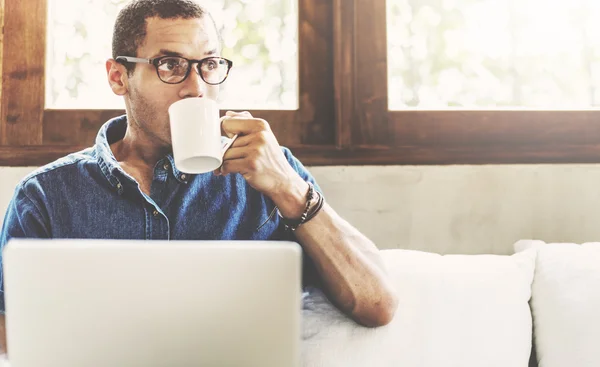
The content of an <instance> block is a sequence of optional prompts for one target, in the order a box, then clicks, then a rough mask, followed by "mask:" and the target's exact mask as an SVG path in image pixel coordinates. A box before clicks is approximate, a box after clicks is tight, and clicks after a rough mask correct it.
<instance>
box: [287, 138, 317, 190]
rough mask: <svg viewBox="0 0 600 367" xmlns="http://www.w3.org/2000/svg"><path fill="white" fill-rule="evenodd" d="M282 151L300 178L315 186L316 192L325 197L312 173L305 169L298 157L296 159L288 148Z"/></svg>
mask: <svg viewBox="0 0 600 367" xmlns="http://www.w3.org/2000/svg"><path fill="white" fill-rule="evenodd" d="M282 150H283V154H284V155H285V158H286V159H287V160H288V162H289V163H290V165H291V166H292V168H293V169H294V171H296V172H297V173H298V174H299V175H300V177H302V178H303V179H304V181H306V182H310V183H311V184H313V186H314V187H315V190H317V191H319V193H320V194H321V195H323V191H322V190H321V188H320V187H319V185H318V184H317V181H316V180H315V178H314V177H313V176H312V175H311V174H310V172H308V170H307V169H306V167H304V165H303V164H302V162H300V161H299V160H298V159H297V158H296V157H294V155H293V154H292V152H291V151H290V150H289V149H288V148H282Z"/></svg>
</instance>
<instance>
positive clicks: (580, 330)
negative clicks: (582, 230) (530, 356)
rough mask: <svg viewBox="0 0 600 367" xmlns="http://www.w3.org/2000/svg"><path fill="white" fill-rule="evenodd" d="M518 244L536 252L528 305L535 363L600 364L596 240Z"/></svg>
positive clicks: (561, 366)
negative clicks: (532, 321)
mask: <svg viewBox="0 0 600 367" xmlns="http://www.w3.org/2000/svg"><path fill="white" fill-rule="evenodd" d="M517 244H519V248H528V247H529V248H535V249H537V251H538V255H537V263H536V270H535V278H534V282H533V287H532V299H531V306H532V311H533V320H534V341H535V346H536V352H537V358H538V363H539V366H540V367H565V366H577V367H598V366H600V348H599V345H598V344H599V343H600V316H599V314H600V243H585V244H583V245H577V244H573V243H552V244H545V243H543V242H541V241H536V242H526V241H520V242H518V243H517ZM517 244H515V248H517Z"/></svg>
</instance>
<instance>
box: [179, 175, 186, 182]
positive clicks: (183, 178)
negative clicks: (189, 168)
mask: <svg viewBox="0 0 600 367" xmlns="http://www.w3.org/2000/svg"><path fill="white" fill-rule="evenodd" d="M180 178H181V180H182V181H185V179H186V178H187V176H186V175H185V173H184V174H183V175H181V177H180Z"/></svg>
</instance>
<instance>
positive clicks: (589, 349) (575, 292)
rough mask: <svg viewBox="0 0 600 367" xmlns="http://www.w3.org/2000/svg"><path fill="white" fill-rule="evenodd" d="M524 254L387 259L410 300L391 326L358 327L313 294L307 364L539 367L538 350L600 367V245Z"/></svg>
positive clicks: (551, 366) (552, 364)
mask: <svg viewBox="0 0 600 367" xmlns="http://www.w3.org/2000/svg"><path fill="white" fill-rule="evenodd" d="M515 247H516V249H517V250H519V251H520V252H518V253H516V254H515V255H512V256H500V255H446V256H442V255H437V254H431V253H424V252H417V251H408V250H384V251H382V254H383V257H384V259H385V262H386V265H387V268H388V272H389V273H390V275H391V276H392V278H393V281H394V283H395V285H396V287H397V291H398V292H399V294H400V296H401V300H400V304H399V307H398V311H397V314H396V317H395V319H394V320H393V321H392V323H390V324H389V325H387V326H385V327H382V328H377V329H368V328H363V327H360V326H358V325H356V324H355V323H353V322H352V321H350V320H349V319H348V318H346V317H345V316H344V315H342V314H341V313H340V312H339V311H337V310H336V309H335V308H334V307H333V306H331V304H330V303H329V302H328V300H327V298H326V297H325V296H324V295H323V294H322V293H321V292H320V291H318V290H316V289H314V290H311V292H310V294H309V296H308V297H306V299H305V305H304V311H303V317H304V330H303V340H304V341H303V361H304V362H303V365H304V366H305V367H342V366H343V367H355V366H356V367H359V366H360V367H363V366H381V367H387V366H389V367H392V366H394V367H484V366H485V367H495V366H497V367H526V366H528V365H531V366H536V365H537V364H536V355H535V354H532V346H533V344H535V350H536V351H537V360H538V362H539V366H540V367H571V366H574V367H598V366H600V348H598V345H599V344H600V318H599V317H598V316H597V315H598V311H599V310H600V244H585V245H583V246H579V245H575V244H568V245H567V244H544V243H543V242H541V241H519V242H518V243H517V244H515ZM530 304H531V307H530ZM532 310H533V312H532ZM533 325H535V328H533ZM534 330H535V331H534ZM532 340H533V342H532ZM530 357H531V361H530Z"/></svg>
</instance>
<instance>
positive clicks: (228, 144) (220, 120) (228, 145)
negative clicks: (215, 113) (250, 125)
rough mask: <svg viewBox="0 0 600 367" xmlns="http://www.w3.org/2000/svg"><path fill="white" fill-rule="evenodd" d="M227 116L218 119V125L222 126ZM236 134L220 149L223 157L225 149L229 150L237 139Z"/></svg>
mask: <svg viewBox="0 0 600 367" xmlns="http://www.w3.org/2000/svg"><path fill="white" fill-rule="evenodd" d="M228 118H229V116H223V117H221V118H220V119H219V124H222V123H223V121H224V120H226V119H228ZM237 137H238V136H237V134H235V135H234V136H233V137H232V138H231V139H229V138H228V139H229V141H228V142H227V143H225V144H223V146H222V147H221V153H222V155H223V156H224V155H225V152H226V151H227V149H229V148H230V147H231V145H232V144H233V142H235V139H237Z"/></svg>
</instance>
